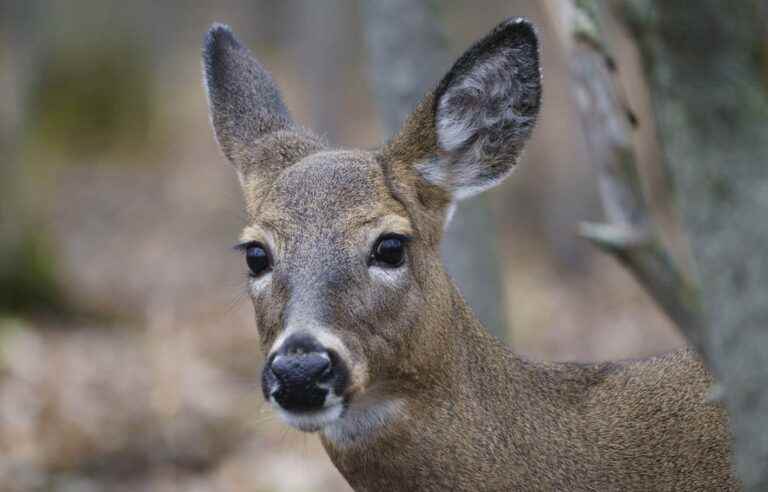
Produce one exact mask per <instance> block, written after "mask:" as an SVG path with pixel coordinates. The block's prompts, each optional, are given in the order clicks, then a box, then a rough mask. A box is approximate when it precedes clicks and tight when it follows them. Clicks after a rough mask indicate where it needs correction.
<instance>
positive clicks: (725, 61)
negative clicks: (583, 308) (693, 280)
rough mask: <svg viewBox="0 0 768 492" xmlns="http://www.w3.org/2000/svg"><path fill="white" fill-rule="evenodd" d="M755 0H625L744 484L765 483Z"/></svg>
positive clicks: (766, 307) (766, 209) (766, 265)
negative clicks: (685, 235) (687, 242)
mask: <svg viewBox="0 0 768 492" xmlns="http://www.w3.org/2000/svg"><path fill="white" fill-rule="evenodd" d="M759 3H760V2H759V0H743V1H740V2H728V3H727V4H726V3H724V2H720V1H717V0H702V1H700V2H696V3H695V5H694V4H690V3H688V2H681V1H667V0H628V1H625V2H623V3H622V4H621V9H620V13H621V14H620V15H621V16H622V17H623V19H624V20H625V21H626V23H627V25H628V26H629V27H630V29H631V31H632V32H633V33H634V35H635V37H636V40H637V44H638V47H639V48H640V52H641V54H642V58H643V62H644V65H645V68H646V71H647V73H648V76H649V84H650V89H651V95H652V100H653V103H654V108H655V114H656V119H657V125H658V128H659V134H660V138H661V141H662V144H663V151H664V156H665V160H666V162H667V165H668V166H669V168H670V170H671V174H672V176H673V177H674V180H675V185H676V188H677V192H678V195H677V199H678V202H679V206H680V209H681V212H682V218H683V223H684V226H685V228H686V230H687V233H688V235H689V238H690V244H691V249H692V254H693V258H694V261H695V265H694V268H695V271H696V273H697V276H698V280H699V284H700V291H701V305H702V306H703V310H704V314H705V322H706V327H705V328H706V329H705V332H706V333H705V337H704V340H703V350H704V352H705V353H706V355H707V359H708V360H709V361H710V365H711V367H712V369H713V371H714V373H715V375H716V377H717V378H718V380H719V382H720V388H719V390H718V391H717V393H718V395H719V396H720V397H721V398H723V399H724V401H725V403H726V405H727V406H728V410H729V415H730V425H731V430H732V434H733V437H734V448H733V451H734V466H735V470H736V472H737V474H738V476H739V477H740V478H741V480H742V481H743V484H744V486H745V490H755V491H757V490H768V466H766V463H768V391H767V390H766V388H767V387H768V356H767V355H766V354H768V350H767V349H768V329H767V328H768V89H767V86H768V79H767V78H766V73H768V72H766V67H767V66H768V58H767V57H766V56H765V53H766V43H765V30H764V29H765V24H764V21H762V22H761V15H760V14H761V12H764V11H761V10H760V5H759Z"/></svg>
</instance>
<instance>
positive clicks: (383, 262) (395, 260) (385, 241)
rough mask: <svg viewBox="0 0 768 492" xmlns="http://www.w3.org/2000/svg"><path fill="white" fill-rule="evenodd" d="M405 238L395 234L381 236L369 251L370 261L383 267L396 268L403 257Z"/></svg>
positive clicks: (400, 263) (401, 262)
mask: <svg viewBox="0 0 768 492" xmlns="http://www.w3.org/2000/svg"><path fill="white" fill-rule="evenodd" d="M406 240H407V238H405V237H403V236H399V235H396V234H386V235H384V236H381V237H380V238H379V240H378V241H376V245H375V246H374V247H373V251H372V252H371V260H372V263H375V264H377V265H378V266H382V267H385V268H397V267H399V266H400V265H402V264H403V260H404V259H405V243H406Z"/></svg>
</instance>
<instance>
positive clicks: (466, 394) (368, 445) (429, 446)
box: [322, 286, 533, 490]
mask: <svg viewBox="0 0 768 492" xmlns="http://www.w3.org/2000/svg"><path fill="white" fill-rule="evenodd" d="M450 292H451V294H450V296H449V298H448V299H447V304H446V307H448V308H449V309H443V310H442V313H441V314H440V315H436V314H435V313H433V314H432V318H431V319H430V323H435V321H437V322H438V323H439V324H440V326H441V330H440V332H441V334H442V336H443V340H445V343H444V344H441V345H440V348H439V349H438V350H435V351H434V353H433V354H432V356H433V357H434V358H435V360H434V361H433V363H432V364H431V365H430V369H429V372H428V373H427V374H423V375H422V376H423V377H421V378H419V377H414V379H413V380H409V381H408V382H405V383H404V382H403V381H398V386H399V387H398V388H392V390H393V391H392V392H388V393H387V396H386V397H384V398H383V399H381V400H378V399H377V398H375V397H373V398H371V400H370V401H369V402H367V404H366V405H365V407H363V408H355V407H354V406H353V407H352V408H350V410H349V413H348V415H346V416H345V418H344V419H343V420H344V421H345V422H346V423H348V424H350V425H349V426H348V427H347V428H346V429H343V427H341V426H340V427H339V428H337V429H335V431H332V432H328V431H326V432H325V433H324V434H323V436H322V441H323V444H324V446H325V448H326V450H327V451H328V454H329V456H330V457H331V459H332V460H333V462H334V463H335V464H336V466H337V467H338V468H339V470H340V471H341V472H342V474H344V476H345V477H346V478H347V480H349V482H350V483H351V484H352V485H353V487H354V488H355V489H356V490H380V489H382V488H385V487H392V486H393V485H394V482H392V480H398V479H400V478H404V477H406V476H408V475H409V474H410V473H418V470H419V468H420V467H421V466H424V467H429V468H433V469H434V468H435V461H436V460H438V461H439V460H440V459H441V458H440V456H443V458H445V460H446V463H445V468H444V469H451V468H453V469H460V468H462V467H464V466H466V467H467V469H466V470H464V471H463V473H462V476H465V477H466V476H470V475H472V473H470V472H471V470H470V468H471V467H472V466H473V465H472V464H473V463H474V464H476V463H478V462H482V460H478V455H479V454H485V453H487V451H488V449H489V447H490V448H494V447H499V449H504V450H505V451H503V452H504V453H506V452H507V451H506V450H510V449H514V448H515V447H516V446H515V445H514V444H513V443H512V442H511V441H510V440H511V439H513V437H512V436H513V435H516V436H519V437H522V438H523V440H525V441H527V440H530V438H529V437H525V436H520V435H519V432H522V433H525V432H527V431H526V429H531V428H533V427H532V426H531V425H529V424H527V423H526V422H524V421H523V420H524V419H525V418H527V417H528V416H530V415H526V414H525V412H521V411H520V410H521V409H519V408H517V405H516V404H515V401H516V400H517V398H516V395H520V394H521V393H522V392H526V391H530V389H529V388H528V386H529V384H528V383H527V381H530V380H531V378H530V377H528V376H527V374H526V372H527V371H529V370H530V369H526V367H525V364H524V363H523V362H522V361H521V360H520V359H517V358H516V357H514V356H513V354H512V353H511V352H510V351H509V350H508V349H507V348H506V347H505V346H504V345H503V344H502V343H501V342H499V341H498V340H496V339H495V338H494V337H493V336H491V335H490V334H488V332H487V331H486V330H485V329H484V328H483V327H482V325H481V324H480V322H479V321H478V320H477V319H476V318H475V317H474V315H473V314H472V312H471V311H470V310H469V308H468V307H467V305H466V303H465V301H464V300H463V298H462V297H461V295H460V294H459V293H458V292H457V291H456V290H455V288H454V287H453V286H451V289H450ZM438 304H439V303H438ZM430 328H431V329H434V328H435V326H432V327H430ZM517 370H522V371H523V372H520V373H518V372H516V371H517ZM446 450H450V452H447V454H445V455H443V451H446ZM510 466H513V464H512V463H510ZM437 468H443V467H440V466H437ZM445 478H446V480H447V479H449V478H450V477H448V476H446V477H445ZM446 486H447V487H448V488H450V484H449V483H446ZM468 488H469V489H471V486H469V487H468ZM395 489H397V486H395Z"/></svg>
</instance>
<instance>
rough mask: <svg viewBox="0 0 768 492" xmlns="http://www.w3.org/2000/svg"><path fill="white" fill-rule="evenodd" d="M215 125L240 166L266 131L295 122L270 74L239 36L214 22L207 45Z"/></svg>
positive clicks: (207, 75) (226, 151)
mask: <svg viewBox="0 0 768 492" xmlns="http://www.w3.org/2000/svg"><path fill="white" fill-rule="evenodd" d="M203 71H204V79H203V81H204V83H205V89H206V93H207V96H208V107H209V109H210V113H211V124H212V126H213V130H214V132H215V134H216V139H217V140H218V142H219V146H220V147H221V150H222V151H223V152H224V155H226V156H227V158H228V159H229V160H230V161H232V162H233V163H234V164H236V165H242V163H241V162H239V161H241V160H244V158H245V157H246V156H247V154H248V153H249V152H250V151H251V149H252V147H253V145H254V144H255V143H256V142H257V141H258V140H259V139H261V138H262V137H264V136H265V135H268V134H270V133H273V132H276V131H280V130H286V129H289V128H291V127H292V126H293V123H292V121H291V117H290V116H289V114H288V109H287V108H286V107H285V104H284V103H283V100H282V97H281V96H280V91H279V89H278V88H277V85H275V83H274V81H273V80H272V77H271V76H270V75H269V73H268V72H267V71H266V70H264V68H263V67H262V66H261V64H259V62H258V61H257V60H256V59H255V58H254V57H253V55H251V53H250V52H249V51H248V50H247V49H246V48H244V47H243V46H242V45H241V44H240V43H239V42H238V40H237V38H235V36H234V34H233V33H232V31H231V30H230V29H229V27H227V26H225V25H222V24H214V25H213V26H211V28H210V29H209V30H208V33H207V34H206V36H205V42H204V45H203Z"/></svg>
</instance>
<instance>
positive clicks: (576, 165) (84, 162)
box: [0, 0, 685, 491]
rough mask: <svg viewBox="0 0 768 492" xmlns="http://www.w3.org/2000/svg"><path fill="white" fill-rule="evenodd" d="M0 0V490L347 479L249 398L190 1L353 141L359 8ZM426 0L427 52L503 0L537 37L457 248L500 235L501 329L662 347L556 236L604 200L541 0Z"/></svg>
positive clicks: (564, 354) (606, 345)
mask: <svg viewBox="0 0 768 492" xmlns="http://www.w3.org/2000/svg"><path fill="white" fill-rule="evenodd" d="M0 9H2V10H0V35H1V36H2V44H1V45H0V112H1V114H0V131H1V133H0V159H2V160H1V161H0V166H2V167H1V168H0V219H1V222H0V226H1V227H2V230H1V231H0V233H1V234H2V235H1V236H0V256H2V258H0V490H2V491H37V490H40V491H42V490H56V491H59V490H62V491H102V490H103V491H107V490H108V491H135V490H138V491H143V490H147V491H149V490H152V491H165V490H184V491H229V490H232V491H236V490H237V491H239V490H248V491H254V490H256V491H282V490H285V491H302V490H348V487H347V486H346V485H345V484H344V482H343V480H342V479H341V477H340V475H339V474H338V473H337V472H336V471H335V469H334V468H333V466H332V465H331V463H330V461H329V460H328V458H327V457H326V456H325V453H324V452H323V450H322V449H321V447H320V445H319V442H318V440H317V438H316V437H315V436H308V435H304V434H300V433H298V432H297V431H293V430H289V429H288V428H286V427H285V426H283V425H281V424H280V423H279V422H277V420H276V417H275V415H274V414H273V413H272V412H271V411H270V409H269V408H268V407H266V406H264V405H263V404H262V398H261V394H260V391H259V373H260V369H261V361H260V356H259V353H260V351H259V347H258V341H257V340H258V339H257V336H256V333H255V327H254V324H253V315H252V308H251V306H250V304H249V302H248V300H247V298H246V296H245V295H244V294H245V292H244V286H245V278H246V273H245V265H244V262H243V261H242V258H241V256H240V254H238V253H236V252H234V251H232V249H231V247H230V246H231V245H232V244H234V242H235V241H236V239H237V237H238V234H239V231H240V228H241V227H242V226H243V225H244V216H243V214H242V212H241V200H240V196H239V190H238V188H237V183H236V179H235V176H234V173H233V172H232V170H231V169H230V167H229V165H228V164H227V162H226V161H225V159H224V158H223V157H222V155H221V154H220V152H219V150H218V149H217V147H216V143H215V141H214V139H213V137H212V133H211V130H210V128H209V124H208V114H207V107H206V100H205V95H204V92H203V89H202V84H201V65H200V51H201V42H202V37H203V35H204V33H205V31H206V30H207V28H208V26H209V25H210V24H211V22H213V21H219V22H224V23H227V24H229V25H230V26H231V27H232V28H233V29H234V31H235V32H236V33H237V34H238V36H239V37H240V39H241V41H242V42H243V43H244V44H245V45H247V46H249V47H250V48H251V49H252V51H253V52H254V53H255V54H256V55H257V56H258V57H259V58H260V60H261V61H262V63H263V64H264V65H265V66H266V67H267V68H268V69H269V70H271V71H272V73H273V75H274V77H275V79H276V80H277V81H278V83H279V84H280V86H281V87H282V89H283V92H284V96H285V99H286V100H287V103H288V106H289V108H291V110H292V111H293V113H294V116H295V118H296V119H297V120H298V121H299V122H300V123H302V124H303V125H305V126H309V127H311V128H313V129H315V130H316V131H317V132H319V133H321V134H324V135H326V136H327V137H328V139H329V140H330V141H332V142H335V143H337V144H338V145H340V146H352V147H364V148H370V147H374V146H376V145H378V144H379V143H380V142H381V141H382V140H383V139H384V138H386V136H388V135H387V129H388V127H387V125H386V124H385V123H382V120H381V118H380V115H379V114H378V111H377V105H376V96H375V94H374V88H373V87H374V85H373V83H372V80H373V78H374V71H375V67H372V63H371V55H370V53H371V50H370V45H369V38H368V37H366V23H365V19H364V17H365V16H366V15H372V14H371V12H370V11H365V9H363V8H361V6H360V5H359V4H358V2H356V1H354V0H328V1H324V2H301V1H298V0H290V1H283V2H270V1H266V0H248V1H245V0H223V1H219V2H215V5H214V2H189V1H188V2H181V1H177V2H152V1H148V0H135V1H132V2H119V1H102V0H98V1H97V0H73V1H69V2H53V1H41V0H35V1H25V2H22V1H17V2H12V1H3V2H0ZM432 11H433V15H434V16H435V22H436V25H438V26H439V28H440V30H441V32H442V36H443V37H444V39H445V46H444V47H443V49H444V50H445V52H446V53H447V55H448V56H447V58H446V59H445V60H446V62H445V63H447V64H450V61H451V60H453V59H455V58H456V57H458V56H459V55H460V54H461V52H462V51H463V50H464V49H465V48H466V47H468V46H469V44H470V43H471V42H472V41H474V40H475V39H477V38H479V37H480V36H482V35H484V34H485V33H486V32H487V31H489V30H490V29H491V28H492V27H494V26H495V25H496V24H497V23H498V22H500V21H501V20H502V19H504V18H506V17H509V16H518V15H524V16H527V17H530V18H531V19H532V20H533V21H534V22H535V23H536V24H537V26H538V28H539V30H540V33H541V36H542V64H543V73H544V89H545V97H544V106H543V112H542V114H541V118H540V123H539V125H538V128H537V129H536V131H535V133H534V137H533V139H532V142H531V143H530V145H529V146H528V150H527V153H526V154H525V157H524V160H523V162H522V164H521V165H520V166H519V169H518V170H517V171H516V173H514V175H513V176H512V177H511V178H510V179H509V180H507V181H506V182H505V183H504V184H503V185H502V186H501V187H499V188H497V189H495V190H494V191H493V192H491V193H490V194H489V195H488V197H487V198H484V200H487V202H485V203H486V205H487V213H486V214H485V215H484V217H485V218H484V221H485V222H484V224H485V225H484V227H486V230H485V232H484V233H482V234H475V235H473V236H472V237H470V238H469V239H468V240H469V241H470V242H469V243H463V244H462V246H461V248H459V249H460V251H459V252H458V253H455V254H457V255H459V256H464V255H466V256H471V255H473V253H475V252H476V251H478V250H482V248H484V247H487V246H486V245H487V244H490V245H492V247H493V249H494V251H495V252H496V254H497V255H498V261H499V262H500V264H501V265H502V268H500V269H498V271H499V272H501V279H500V280H499V288H498V289H495V290H496V291H497V292H499V293H500V296H501V297H500V299H501V301H502V302H501V304H500V305H501V308H500V309H501V310H502V313H501V315H500V317H501V318H502V319H504V320H505V321H504V323H503V325H504V326H506V328H505V329H503V330H502V331H501V332H498V333H499V334H500V336H502V337H503V338H505V339H506V340H507V341H508V342H509V343H510V344H511V345H512V346H513V347H514V350H515V351H517V352H519V353H521V354H524V355H527V356H530V357H536V358H543V359H552V360H579V361H594V360H605V359H618V358H630V357H639V356H644V355H649V354H653V353H658V352H661V351H664V350H667V349H670V348H673V347H677V346H680V345H682V344H683V341H682V339H681V338H680V337H679V336H678V335H677V334H676V333H675V332H674V330H673V327H672V325H671V324H670V322H669V321H668V320H667V319H666V318H665V317H664V316H663V314H661V312H660V311H659V310H658V309H657V307H656V306H655V305H654V304H653V302H652V301H651V300H650V299H649V298H648V296H647V295H646V294H645V292H644V291H643V290H642V289H641V287H640V286H639V285H638V284H637V283H636V282H635V281H634V280H633V279H632V278H631V277H630V275H629V274H627V273H626V272H625V271H624V270H623V269H622V268H621V267H620V266H619V265H618V264H617V263H616V262H615V261H614V259H612V258H610V257H607V256H605V255H604V254H602V253H600V252H599V251H597V250H596V249H594V248H593V247H592V246H591V245H590V244H588V243H587V242H586V241H585V240H583V239H581V238H580V237H579V236H578V235H577V225H578V223H579V222H581V221H585V220H593V221H594V220H600V218H601V217H602V211H601V208H600V200H599V195H598V189H597V179H596V176H595V171H594V169H593V167H592V165H591V164H590V160H589V158H588V155H587V150H586V145H585V143H584V139H583V135H582V131H581V128H580V127H579V122H578V121H579V120H578V117H577V115H576V113H575V109H574V104H573V101H572V97H571V93H570V92H569V81H568V68H567V65H566V60H565V55H564V54H563V52H562V50H561V48H560V45H559V44H558V43H557V41H556V39H555V37H554V35H553V34H552V32H551V31H552V22H551V19H549V18H548V16H547V12H546V11H544V10H542V9H541V7H540V4H539V3H538V2H532V1H509V0H503V1H502V0H489V1H485V2H483V7H482V8H479V7H478V6H477V3H476V2H469V1H458V0H449V1H444V2H440V3H439V4H435V5H434V7H433V9H432ZM368 20H369V21H370V19H368ZM609 28H610V29H611V30H612V31H613V34H615V36H614V39H615V40H616V42H615V45H614V46H613V49H614V51H615V53H616V55H617V56H616V58H617V59H620V60H621V70H620V74H621V77H622V81H623V83H624V84H625V86H626V87H627V89H628V90H627V92H628V97H629V101H630V103H631V106H632V108H633V110H634V112H635V114H636V115H637V117H638V120H639V122H640V124H639V129H638V131H637V132H636V135H635V138H636V142H635V143H636V148H637V149H638V152H639V158H640V162H641V166H640V169H641V173H642V174H643V178H644V180H645V185H646V187H647V190H646V191H647V193H648V196H649V197H650V202H651V208H652V211H653V213H654V215H655V218H656V220H657V221H658V222H659V224H660V225H661V227H662V229H663V231H664V235H665V237H666V238H667V239H668V241H669V243H670V247H671V248H672V249H673V250H674V251H676V252H677V254H678V255H679V256H684V255H683V254H682V252H683V251H684V250H685V247H684V245H683V244H682V242H681V240H680V234H679V230H678V227H677V219H676V217H675V216H674V214H673V213H672V210H671V209H672V207H671V206H670V192H669V186H668V184H667V177H666V175H665V172H664V171H663V169H662V167H661V166H660V165H659V163H658V151H657V149H656V145H655V137H654V129H653V126H652V123H651V118H650V117H649V116H648V97H647V93H646V89H645V86H644V82H643V80H642V77H641V70H640V69H639V65H638V57H637V53H636V52H635V51H634V48H633V47H632V46H631V44H630V43H629V42H626V36H625V35H624V33H623V32H622V31H621V29H620V27H619V26H618V25H611V26H609ZM447 64H446V65H444V66H442V67H437V69H436V71H435V73H433V74H432V75H431V80H433V81H434V82H437V81H438V79H439V78H440V77H441V76H442V74H443V73H444V71H445V70H447V68H448V65H447ZM465 239H466V238H465ZM452 254H454V253H452ZM494 285H495V284H494Z"/></svg>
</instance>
